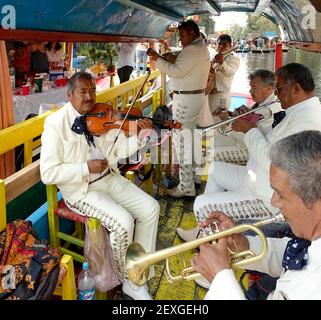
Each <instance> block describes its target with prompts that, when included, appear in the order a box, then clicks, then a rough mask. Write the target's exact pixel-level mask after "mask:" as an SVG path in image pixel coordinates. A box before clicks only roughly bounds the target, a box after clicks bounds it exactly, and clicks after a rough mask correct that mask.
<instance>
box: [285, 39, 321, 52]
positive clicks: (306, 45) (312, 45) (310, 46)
mask: <svg viewBox="0 0 321 320" xmlns="http://www.w3.org/2000/svg"><path fill="white" fill-rule="evenodd" d="M286 45H287V46H289V47H294V48H297V49H302V50H306V51H313V52H321V42H297V41H288V42H286Z"/></svg>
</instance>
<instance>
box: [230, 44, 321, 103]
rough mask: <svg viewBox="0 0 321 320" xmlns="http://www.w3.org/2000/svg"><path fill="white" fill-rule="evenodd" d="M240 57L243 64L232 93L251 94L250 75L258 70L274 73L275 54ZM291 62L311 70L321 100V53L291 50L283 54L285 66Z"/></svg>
mask: <svg viewBox="0 0 321 320" xmlns="http://www.w3.org/2000/svg"><path fill="white" fill-rule="evenodd" d="M238 55H239V57H240V60H241V64H240V68H239V70H238V71H237V73H236V75H235V77H234V81H233V85H232V89H231V91H232V92H233V93H249V89H250V86H249V81H248V76H249V74H250V73H251V72H253V71H255V70H257V69H268V70H271V71H274V53H273V52H272V53H264V54H262V53H244V54H243V55H242V54H238ZM291 62H297V63H302V64H304V65H306V66H307V67H308V68H309V69H310V70H311V72H312V74H313V77H314V80H315V85H316V95H317V96H318V97H320V98H321V53H314V52H307V51H303V50H299V49H295V48H290V50H289V52H284V53H283V64H287V63H291Z"/></svg>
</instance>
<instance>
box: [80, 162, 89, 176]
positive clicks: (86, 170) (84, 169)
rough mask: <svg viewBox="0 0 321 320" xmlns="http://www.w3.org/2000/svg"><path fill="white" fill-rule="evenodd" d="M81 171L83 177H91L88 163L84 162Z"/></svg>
mask: <svg viewBox="0 0 321 320" xmlns="http://www.w3.org/2000/svg"><path fill="white" fill-rule="evenodd" d="M81 171H82V176H83V177H87V176H89V168H88V164H87V162H83V163H82V164H81Z"/></svg>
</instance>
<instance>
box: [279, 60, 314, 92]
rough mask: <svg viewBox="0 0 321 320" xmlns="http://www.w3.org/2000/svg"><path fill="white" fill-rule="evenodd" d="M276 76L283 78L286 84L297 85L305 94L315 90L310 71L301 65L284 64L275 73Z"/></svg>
mask: <svg viewBox="0 0 321 320" xmlns="http://www.w3.org/2000/svg"><path fill="white" fill-rule="evenodd" d="M276 75H277V76H278V77H281V78H283V79H284V81H285V82H286V83H287V84H293V83H298V84H299V85H300V86H301V88H302V89H303V90H304V91H305V92H307V93H310V92H313V91H314V89H315V83H314V79H313V76H312V73H311V70H310V69H309V68H308V67H306V66H304V65H303V64H301V63H289V64H286V65H285V66H283V67H282V68H280V69H279V70H278V71H277V72H276Z"/></svg>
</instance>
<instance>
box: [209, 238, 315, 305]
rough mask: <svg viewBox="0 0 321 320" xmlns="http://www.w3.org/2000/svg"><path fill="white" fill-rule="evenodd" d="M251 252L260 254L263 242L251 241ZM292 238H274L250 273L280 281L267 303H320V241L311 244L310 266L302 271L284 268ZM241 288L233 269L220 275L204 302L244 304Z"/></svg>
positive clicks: (251, 239) (253, 264) (309, 252)
mask: <svg viewBox="0 0 321 320" xmlns="http://www.w3.org/2000/svg"><path fill="white" fill-rule="evenodd" d="M248 239H249V241H250V248H251V250H253V251H254V252H256V253H259V252H261V240H260V239H259V238H258V237H248ZM289 240H290V239H289V238H282V239H277V238H273V239H272V238H271V239H269V238H268V239H267V241H268V253H267V256H266V257H265V258H263V259H262V260H260V261H258V262H256V263H252V264H249V265H248V266H246V269H248V270H256V271H260V272H263V273H267V274H269V275H271V276H272V277H279V279H278V281H277V284H276V288H275V290H274V291H273V292H272V293H271V294H270V295H269V296H268V300H320V299H321V290H320V286H321V239H317V240H315V241H312V243H311V246H310V247H309V248H308V264H307V265H306V266H305V267H304V268H303V269H302V270H288V271H286V272H284V269H283V268H282V258H283V254H284V251H285V247H286V245H287V242H288V241H289ZM243 299H245V297H244V294H243V292H242V290H241V288H240V287H239V285H238V282H237V280H236V278H235V276H234V273H233V271H232V270H231V269H225V270H222V271H221V272H219V273H218V274H217V275H216V277H215V278H214V280H213V282H212V284H211V286H210V288H209V291H208V292H207V294H206V296H205V300H243Z"/></svg>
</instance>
